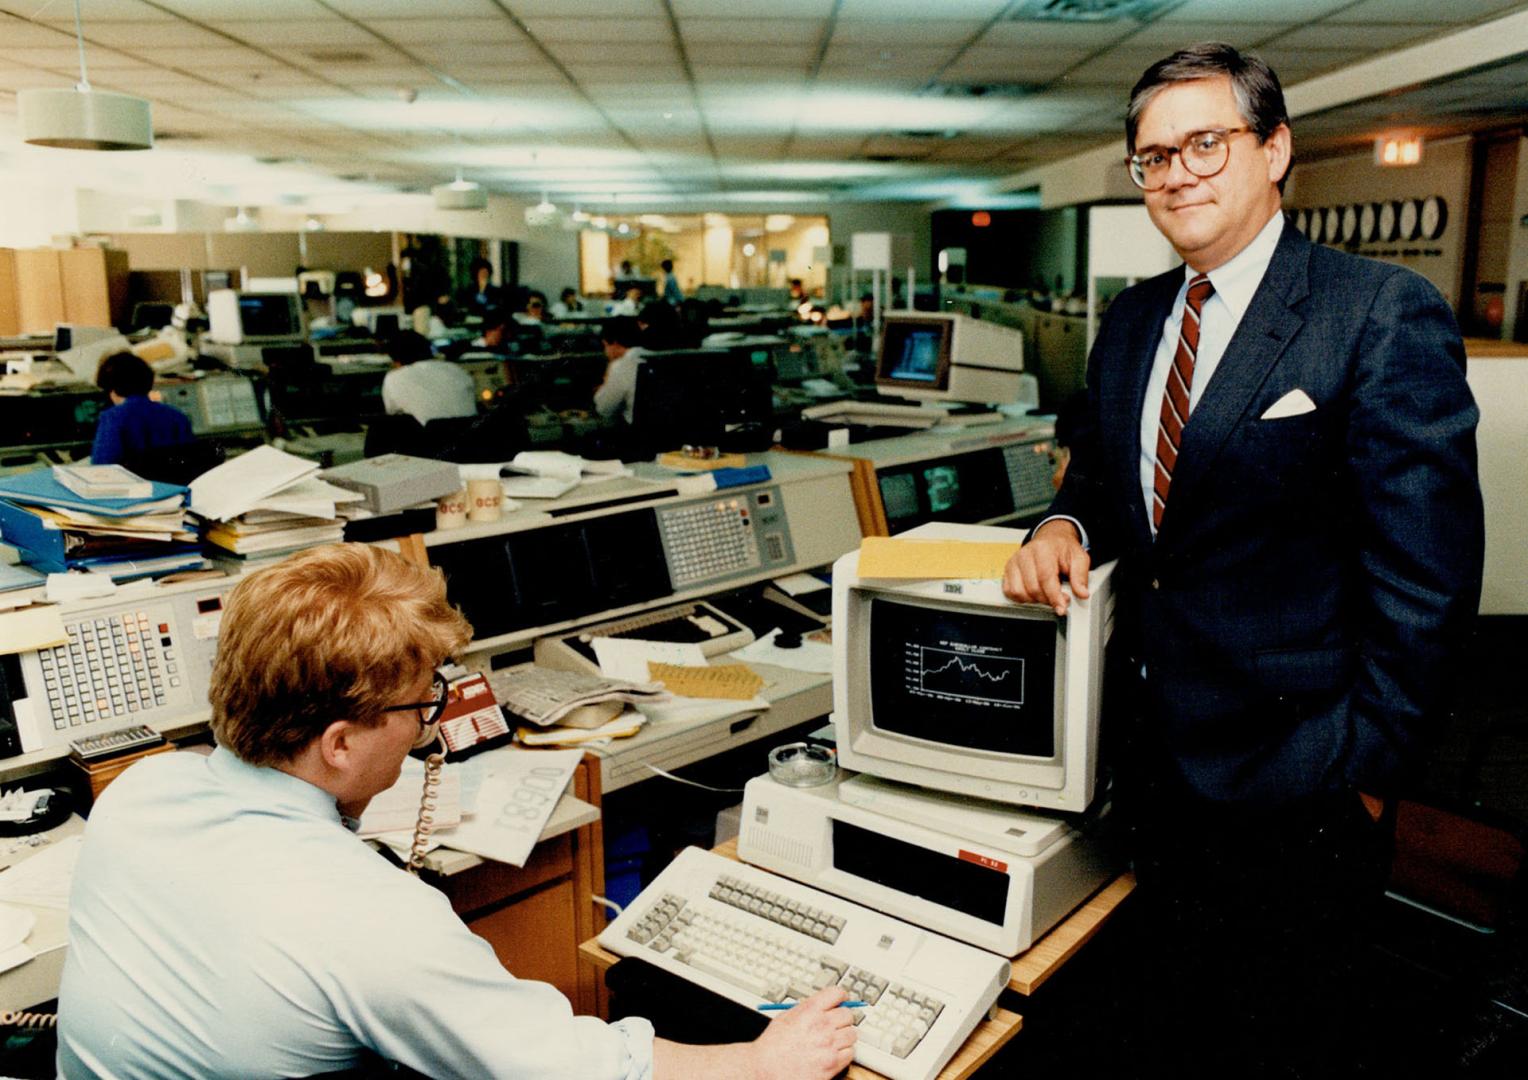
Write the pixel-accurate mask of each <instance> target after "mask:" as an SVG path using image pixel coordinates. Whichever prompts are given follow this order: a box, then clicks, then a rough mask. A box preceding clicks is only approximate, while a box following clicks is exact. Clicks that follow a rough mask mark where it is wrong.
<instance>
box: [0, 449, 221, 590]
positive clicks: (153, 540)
mask: <svg viewBox="0 0 1528 1080" xmlns="http://www.w3.org/2000/svg"><path fill="white" fill-rule="evenodd" d="M185 499H186V489H185V488H183V487H179V486H177V485H174V484H161V483H157V482H156V483H153V484H152V486H151V488H150V494H149V495H148V496H147V497H145V498H131V499H89V498H84V497H83V496H80V495H77V494H75V493H74V492H72V491H70V490H69V489H68V488H66V487H64V486H63V485H62V484H60V483H59V482H58V481H57V480H56V479H55V478H54V476H53V474H52V472H51V470H48V469H34V470H32V471H30V472H24V473H17V474H15V475H12V476H7V477H0V534H3V535H4V538H5V541H6V543H9V544H13V545H15V547H16V548H17V549H18V550H20V551H21V553H22V559H23V561H25V562H27V563H28V564H30V565H32V566H34V567H36V568H37V569H39V570H42V571H45V572H47V573H53V574H59V573H64V572H65V571H67V570H90V571H94V572H96V573H103V574H110V575H111V576H112V577H113V578H114V579H117V580H128V579H130V578H134V577H144V576H151V575H157V574H160V573H168V572H169V571H172V570H183V569H192V568H198V567H201V566H204V565H205V562H204V560H203V559H202V557H201V554H200V552H199V551H198V550H197V547H196V534H195V533H194V532H193V531H192V529H191V527H190V525H189V523H188V522H187V521H186V518H185Z"/></svg>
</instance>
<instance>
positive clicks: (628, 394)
mask: <svg viewBox="0 0 1528 1080" xmlns="http://www.w3.org/2000/svg"><path fill="white" fill-rule="evenodd" d="M641 340H642V327H641V326H640V325H639V324H638V323H637V320H636V319H629V318H620V319H609V320H607V321H606V322H605V325H604V326H603V327H602V328H601V329H600V345H601V346H602V347H603V348H604V350H605V359H606V360H607V361H609V363H608V364H607V365H606V367H605V381H604V382H603V383H601V384H600V386H599V389H598V390H596V391H594V409H595V411H596V412H598V413H599V414H600V416H601V417H602V418H604V419H606V420H609V419H610V418H611V417H613V416H615V415H616V414H617V413H619V414H620V416H621V418H622V419H623V420H625V421H626V422H627V423H628V424H629V423H631V418H632V413H633V411H634V408H635V406H636V402H637V365H638V364H640V363H641V362H642V354H643V350H642V347H641V346H640V345H639V344H637V343H638V342H639V341H641Z"/></svg>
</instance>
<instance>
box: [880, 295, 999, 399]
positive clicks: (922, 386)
mask: <svg viewBox="0 0 1528 1080" xmlns="http://www.w3.org/2000/svg"><path fill="white" fill-rule="evenodd" d="M1023 371H1024V335H1023V333H1022V332H1021V331H1019V330H1016V329H1014V328H1013V327H1011V326H1003V325H1001V324H999V323H994V322H990V321H986V320H982V319H973V318H971V317H970V316H968V315H961V314H958V313H955V312H949V311H927V312H924V311H917V312H906V311H889V312H887V313H886V323H885V326H884V328H883V330H882V334H881V349H880V352H879V354H878V355H877V357H876V365H875V384H876V386H877V387H878V388H879V389H880V390H881V391H882V392H884V393H887V394H892V395H894V396H896V397H905V398H912V399H913V400H922V401H967V402H973V403H976V404H1008V403H1011V402H1016V401H1018V400H1019V399H1020V397H1021V395H1022V394H1023V389H1024V376H1023Z"/></svg>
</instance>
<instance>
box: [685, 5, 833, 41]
mask: <svg viewBox="0 0 1528 1080" xmlns="http://www.w3.org/2000/svg"><path fill="white" fill-rule="evenodd" d="M770 6H771V7H773V5H770ZM827 25H828V24H827V20H826V19H752V18H746V19H732V18H723V19H714V18H706V19H700V18H695V19H683V20H681V21H680V23H679V31H680V34H681V36H683V38H684V42H685V45H686V46H687V47H689V48H692V49H693V48H694V47H695V46H696V45H699V44H708V45H730V46H734V47H738V48H746V47H747V46H748V45H749V43H751V42H758V43H760V44H769V45H812V46H815V45H816V44H817V43H818V42H819V41H821V40H822V35H823V32H824V31H825V30H826V29H827Z"/></svg>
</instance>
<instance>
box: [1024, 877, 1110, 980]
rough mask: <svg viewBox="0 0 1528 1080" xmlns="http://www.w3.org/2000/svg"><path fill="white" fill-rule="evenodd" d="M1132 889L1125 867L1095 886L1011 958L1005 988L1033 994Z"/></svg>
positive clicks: (1094, 932)
mask: <svg viewBox="0 0 1528 1080" xmlns="http://www.w3.org/2000/svg"><path fill="white" fill-rule="evenodd" d="M1134 891H1135V874H1133V873H1132V872H1130V871H1129V870H1126V871H1125V872H1124V873H1122V874H1120V875H1119V876H1118V877H1117V878H1115V879H1114V880H1113V881H1110V882H1109V884H1107V885H1105V886H1104V887H1103V888H1102V889H1099V890H1098V891H1097V892H1096V893H1094V894H1093V895H1092V896H1090V897H1089V898H1088V900H1087V902H1086V903H1084V904H1083V905H1082V906H1081V907H1079V908H1078V909H1077V910H1076V911H1074V912H1072V913H1071V914H1070V915H1068V916H1067V917H1066V918H1065V919H1063V920H1061V922H1059V923H1057V924H1056V925H1055V926H1054V927H1052V928H1051V931H1050V933H1048V934H1046V935H1045V936H1044V937H1042V938H1041V939H1040V940H1039V941H1037V942H1035V943H1034V944H1033V945H1031V946H1030V947H1029V949H1028V950H1026V951H1025V952H1023V953H1021V954H1020V955H1019V957H1018V958H1017V959H1016V960H1014V962H1013V974H1012V975H1011V976H1010V977H1009V979H1008V986H1009V988H1010V989H1012V990H1017V991H1018V992H1019V993H1021V994H1023V995H1025V996H1026V997H1028V996H1029V995H1030V994H1032V993H1034V992H1035V990H1036V989H1038V988H1039V987H1040V986H1041V984H1043V983H1044V982H1045V981H1046V980H1047V979H1049V978H1050V977H1051V976H1052V975H1054V974H1055V973H1056V972H1057V971H1058V970H1059V969H1060V968H1061V965H1062V964H1064V963H1066V962H1067V961H1068V960H1070V959H1071V958H1072V956H1073V955H1075V954H1076V952H1077V950H1078V949H1080V948H1082V947H1083V945H1085V944H1087V942H1088V941H1089V940H1091V939H1092V937H1093V935H1095V934H1097V933H1098V931H1099V929H1100V928H1102V927H1103V925H1104V923H1106V922H1108V921H1109V919H1110V917H1111V916H1113V914H1114V912H1115V911H1116V910H1117V909H1118V908H1119V905H1120V904H1121V903H1122V902H1123V901H1124V899H1125V897H1127V896H1129V895H1130V894H1131V893H1132V892H1134Z"/></svg>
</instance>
